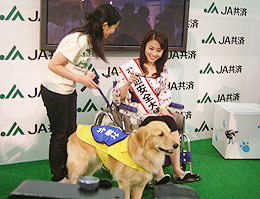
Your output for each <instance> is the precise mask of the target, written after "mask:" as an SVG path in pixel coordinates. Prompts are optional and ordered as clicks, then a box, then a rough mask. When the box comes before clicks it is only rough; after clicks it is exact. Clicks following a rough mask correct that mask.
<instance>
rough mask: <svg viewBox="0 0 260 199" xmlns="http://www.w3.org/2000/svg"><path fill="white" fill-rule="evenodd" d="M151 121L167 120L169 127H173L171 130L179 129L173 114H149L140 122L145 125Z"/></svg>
mask: <svg viewBox="0 0 260 199" xmlns="http://www.w3.org/2000/svg"><path fill="white" fill-rule="evenodd" d="M151 121H162V122H165V123H166V124H167V125H168V127H169V128H170V129H171V132H173V131H176V130H177V129H178V128H177V124H176V122H175V120H174V119H173V118H172V117H171V116H149V117H147V118H145V119H144V121H143V122H142V123H141V124H140V126H145V125H146V124H148V123H150V122H151Z"/></svg>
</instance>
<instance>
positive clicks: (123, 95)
mask: <svg viewBox="0 0 260 199" xmlns="http://www.w3.org/2000/svg"><path fill="white" fill-rule="evenodd" d="M137 79H138V76H137V75H136V73H132V74H131V75H130V77H129V80H128V81H127V82H126V83H125V84H124V85H123V86H122V88H121V93H120V100H121V101H123V100H125V98H126V95H127V92H128V90H129V88H130V86H131V84H132V83H134V82H135V81H136V80H137Z"/></svg>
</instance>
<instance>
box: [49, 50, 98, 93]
mask: <svg viewBox="0 0 260 199" xmlns="http://www.w3.org/2000/svg"><path fill="white" fill-rule="evenodd" d="M67 63H68V59H67V58H66V57H65V56H64V55H63V54H62V53H61V52H58V53H57V54H56V55H55V56H54V57H53V58H52V59H51V61H50V62H49V64H48V68H49V69H50V70H51V71H52V72H54V73H56V74H58V75H60V76H61V77H64V78H67V79H69V80H72V81H75V82H79V83H81V84H83V85H84V86H86V87H88V88H90V89H92V88H98V85H97V84H96V83H95V82H94V81H93V79H94V78H95V74H94V73H93V72H87V73H86V74H85V75H77V74H75V73H73V72H71V71H69V70H68V69H67V68H65V65H66V64H67Z"/></svg>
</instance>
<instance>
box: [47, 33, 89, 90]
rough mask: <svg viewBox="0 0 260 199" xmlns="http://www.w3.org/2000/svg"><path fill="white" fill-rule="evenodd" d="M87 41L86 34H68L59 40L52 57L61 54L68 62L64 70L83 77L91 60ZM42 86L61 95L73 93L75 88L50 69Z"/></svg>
mask: <svg viewBox="0 0 260 199" xmlns="http://www.w3.org/2000/svg"><path fill="white" fill-rule="evenodd" d="M88 39H89V38H88V35H86V34H82V33H78V32H76V33H72V34H69V35H67V36H65V37H64V38H63V39H62V40H61V42H60V44H59V45H58V47H57V49H56V51H55V53H54V55H53V56H55V54H57V53H58V52H61V53H62V54H63V55H64V56H65V57H66V58H67V59H68V60H69V61H68V63H67V64H66V66H65V68H67V69H68V70H70V71H71V72H73V73H75V74H78V75H84V74H85V73H86V71H87V70H88V68H89V66H90V64H91V63H90V62H91V58H92V46H91V45H90V43H89V40H88ZM42 85H43V86H44V87H46V88H47V89H48V90H50V91H53V92H55V93H59V94H63V95H68V94H71V93H73V92H74V90H75V88H76V82H74V81H72V80H69V79H67V78H64V77H61V76H60V75H58V74H56V73H54V72H52V71H51V70H50V69H48V71H47V76H46V78H45V79H44V81H43V83H42Z"/></svg>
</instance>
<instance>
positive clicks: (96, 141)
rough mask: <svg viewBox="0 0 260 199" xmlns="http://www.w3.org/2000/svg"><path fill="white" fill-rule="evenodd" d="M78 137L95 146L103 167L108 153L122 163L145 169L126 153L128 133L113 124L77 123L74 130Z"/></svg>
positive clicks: (106, 161) (106, 163) (140, 169)
mask: <svg viewBox="0 0 260 199" xmlns="http://www.w3.org/2000/svg"><path fill="white" fill-rule="evenodd" d="M76 134H77V136H78V138H80V139H81V140H82V141H83V142H86V143H88V144H90V145H92V146H94V147H95V148H96V151H97V154H98V156H99V158H100V159H101V161H102V163H103V164H104V165H105V167H108V166H107V165H108V155H110V156H112V157H113V158H115V159H117V160H118V161H120V162H122V163H123V164H125V165H127V166H129V167H131V168H133V169H136V170H139V171H146V170H145V169H144V168H142V167H140V166H138V165H137V164H136V163H135V162H134V160H133V159H132V158H131V156H130V155H129V154H128V138H129V137H128V135H127V134H125V133H124V132H123V131H122V130H121V129H120V128H117V127H114V126H99V125H79V126H78V128H77V131H76Z"/></svg>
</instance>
